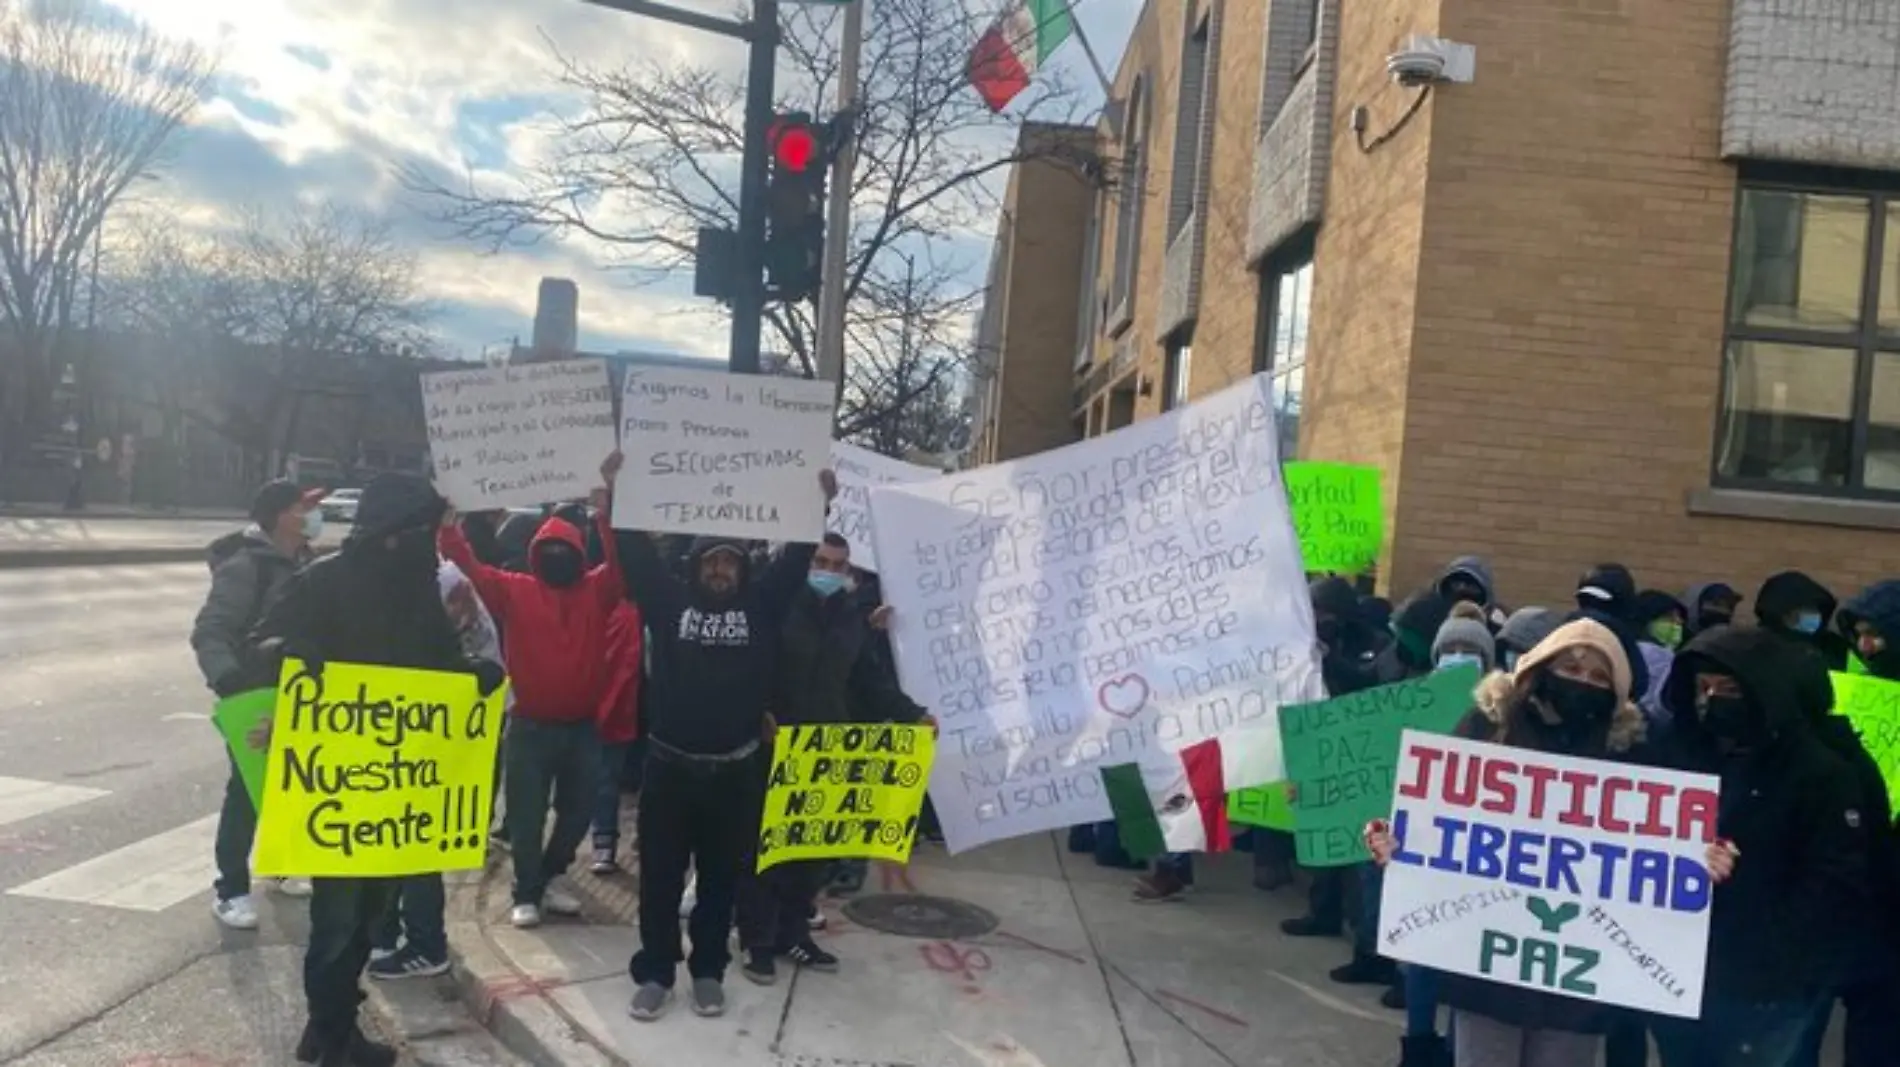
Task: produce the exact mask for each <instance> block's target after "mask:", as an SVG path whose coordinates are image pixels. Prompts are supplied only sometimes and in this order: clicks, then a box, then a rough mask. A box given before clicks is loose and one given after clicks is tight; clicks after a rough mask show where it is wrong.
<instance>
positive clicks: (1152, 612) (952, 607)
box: [871, 378, 1322, 850]
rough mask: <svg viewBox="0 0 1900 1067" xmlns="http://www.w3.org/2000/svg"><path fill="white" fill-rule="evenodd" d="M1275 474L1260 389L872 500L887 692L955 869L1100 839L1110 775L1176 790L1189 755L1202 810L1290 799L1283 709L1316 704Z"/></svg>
mask: <svg viewBox="0 0 1900 1067" xmlns="http://www.w3.org/2000/svg"><path fill="white" fill-rule="evenodd" d="M1278 458H1279V457H1278V456H1277V455H1276V454H1275V434H1274V429H1273V407H1272V401H1271V398H1270V397H1269V395H1268V390H1267V385H1266V382H1265V380H1264V379H1262V378H1256V379H1253V380H1251V381H1248V382H1244V383H1242V384H1240V385H1238V386H1235V387H1232V388H1230V389H1227V390H1225V391H1223V392H1221V393H1218V394H1216V395H1214V396H1212V397H1210V398H1208V399H1206V400H1203V401H1201V402H1199V403H1196V404H1194V405H1191V406H1189V407H1185V408H1180V409H1177V410H1175V411H1172V412H1170V413H1168V414H1166V415H1163V416H1161V417H1159V418H1154V419H1147V420H1144V421H1142V422H1138V423H1136V424H1134V425H1133V426H1130V427H1127V428H1126V429H1123V430H1120V431H1117V432H1115V433H1112V434H1109V435H1107V436H1104V437H1098V438H1094V439H1092V440H1089V441H1085V442H1082V443H1080V444H1076V445H1070V446H1068V447H1067V448H1061V449H1057V450H1055V451H1052V452H1043V453H1040V454H1037V455H1034V456H1030V457H1027V458H1025V459H1020V460H1014V461H1011V462H1008V463H998V464H993V465H991V466H987V467H980V468H977V469H976V470H972V471H964V472H959V473H957V474H954V475H949V476H946V477H943V478H938V479H933V480H931V481H928V482H918V483H913V484H910V485H888V486H881V487H879V488H877V489H874V490H872V492H871V515H872V535H873V536H874V537H875V538H876V540H877V556H878V564H879V566H880V567H882V568H883V570H882V572H881V574H882V577H883V579H884V582H883V588H884V597H885V600H886V601H887V602H889V603H890V604H891V605H892V607H893V608H894V609H895V617H896V619H897V620H898V621H897V623H896V625H895V627H894V629H893V633H892V638H893V642H894V645H895V648H896V653H897V662H898V669H899V673H900V677H901V678H902V680H903V683H904V690H905V692H906V693H908V694H909V695H910V696H911V697H912V698H913V699H915V700H916V701H917V702H918V703H920V704H922V705H924V706H925V707H927V708H930V709H931V711H932V713H933V714H935V715H936V717H937V720H938V722H939V723H941V725H942V727H943V735H942V738H941V739H940V740H939V742H938V749H939V752H938V759H937V770H936V773H935V775H934V776H933V779H932V782H931V797H932V798H933V799H934V800H935V802H936V808H937V812H938V814H939V816H941V818H942V819H943V826H944V835H945V838H946V840H947V841H948V843H949V845H950V847H951V848H952V849H953V850H962V849H968V848H972V847H974V846H976V845H980V844H982V843H984V842H986V841H995V840H1000V839H1002V838H1007V837H1015V836H1018V835H1022V834H1030V833H1035V832H1038V831H1042V830H1050V829H1055V828H1058V827H1065V826H1072V825H1075V824H1077V823H1087V822H1100V821H1103V820H1106V819H1108V818H1109V817H1110V811H1111V808H1110V804H1109V801H1108V798H1107V795H1106V792H1105V788H1104V781H1103V777H1102V775H1103V772H1104V770H1106V769H1108V768H1112V767H1122V766H1126V765H1129V764H1135V765H1138V766H1139V767H1141V768H1160V767H1162V766H1165V765H1169V764H1170V763H1171V764H1172V765H1173V767H1174V768H1175V769H1176V771H1177V772H1178V770H1179V768H1180V767H1181V766H1182V765H1183V764H1182V761H1181V760H1180V759H1177V758H1172V757H1173V756H1175V754H1178V753H1180V752H1182V751H1184V750H1187V749H1190V748H1193V747H1194V746H1196V745H1198V744H1200V743H1201V742H1203V741H1208V740H1213V739H1218V740H1219V742H1220V745H1219V748H1220V752H1219V767H1218V770H1219V771H1220V775H1219V777H1220V779H1221V781H1220V783H1219V785H1218V786H1217V787H1215V786H1213V783H1211V782H1208V781H1206V780H1205V779H1206V778H1207V777H1211V775H1206V776H1204V777H1202V778H1199V779H1197V782H1196V784H1195V785H1194V792H1195V794H1196V796H1200V795H1201V793H1202V788H1203V786H1209V787H1214V788H1215V791H1217V792H1226V791H1229V790H1232V789H1235V788H1241V787H1245V786H1251V785H1260V784H1263V783H1266V782H1271V781H1276V780H1279V779H1281V778H1283V777H1285V774H1284V769H1285V768H1284V763H1283V761H1282V759H1281V756H1280V739H1279V729H1278V725H1277V718H1278V713H1279V708H1280V705H1281V704H1283V703H1289V702H1298V701H1302V700H1311V699H1314V698H1316V697H1318V696H1320V695H1322V686H1321V683H1320V675H1319V663H1318V657H1317V655H1316V642H1315V640H1314V636H1313V616H1312V607H1311V604H1310V602H1309V600H1308V597H1307V591H1306V582H1305V579H1304V575H1303V573H1302V571H1301V569H1300V561H1299V548H1298V546H1297V545H1296V544H1295V543H1294V540H1293V534H1292V526H1291V524H1290V523H1289V522H1288V520H1287V515H1286V494H1285V492H1284V490H1283V489H1282V488H1281V486H1280V484H1279V471H1280V466H1279V463H1278ZM1202 769H1203V771H1207V770H1211V769H1212V768H1205V767H1204V768H1202ZM1143 780H1144V781H1145V780H1146V777H1145V771H1144V779H1143ZM1155 784H1156V785H1158V786H1161V787H1165V786H1166V785H1167V784H1168V783H1166V782H1159V783H1155ZM1161 792H1163V793H1166V792H1167V790H1166V789H1165V788H1163V789H1162V790H1161Z"/></svg>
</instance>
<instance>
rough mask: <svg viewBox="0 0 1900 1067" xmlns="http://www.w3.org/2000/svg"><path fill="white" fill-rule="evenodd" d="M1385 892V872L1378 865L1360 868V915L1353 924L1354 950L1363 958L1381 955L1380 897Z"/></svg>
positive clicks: (1373, 864) (1363, 865)
mask: <svg viewBox="0 0 1900 1067" xmlns="http://www.w3.org/2000/svg"><path fill="white" fill-rule="evenodd" d="M1384 891H1385V871H1384V870H1383V869H1382V868H1381V867H1380V866H1379V865H1378V864H1376V863H1365V864H1361V865H1360V866H1359V915H1358V920H1357V921H1356V922H1354V923H1353V924H1352V950H1353V952H1354V953H1356V954H1358V955H1361V956H1376V955H1378V954H1379V895H1380V894H1381V893H1383V892H1384Z"/></svg>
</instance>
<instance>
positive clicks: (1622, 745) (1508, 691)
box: [1439, 619, 1646, 1034]
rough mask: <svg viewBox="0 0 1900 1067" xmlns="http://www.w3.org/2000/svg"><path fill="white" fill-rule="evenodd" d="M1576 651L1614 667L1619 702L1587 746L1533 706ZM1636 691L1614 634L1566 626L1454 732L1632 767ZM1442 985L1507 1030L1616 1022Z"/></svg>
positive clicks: (1456, 980)
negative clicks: (1547, 670)
mask: <svg viewBox="0 0 1900 1067" xmlns="http://www.w3.org/2000/svg"><path fill="white" fill-rule="evenodd" d="M1577 645H1582V646H1585V647H1588V648H1593V649H1595V650H1596V651H1598V652H1600V653H1602V654H1603V656H1604V658H1605V659H1608V660H1609V661H1610V667H1611V672H1612V674H1613V675H1614V676H1615V679H1616V681H1615V688H1616V692H1617V696H1618V698H1619V700H1618V702H1617V709H1616V711H1615V712H1614V713H1613V714H1612V715H1611V717H1610V722H1609V724H1608V727H1607V729H1605V730H1604V732H1603V734H1602V736H1601V737H1598V738H1595V739H1593V740H1592V741H1590V742H1589V743H1587V744H1585V745H1583V746H1581V747H1580V746H1578V745H1575V744H1573V743H1571V742H1569V741H1567V740H1565V739H1564V738H1563V735H1562V734H1560V733H1559V732H1558V731H1554V730H1551V729H1549V728H1548V727H1547V726H1546V725H1545V724H1544V722H1543V719H1542V717H1541V716H1540V715H1539V714H1538V713H1537V711H1536V710H1535V708H1533V707H1532V706H1531V701H1532V700H1533V699H1534V698H1533V697H1532V696H1531V686H1532V684H1533V682H1534V681H1535V680H1536V677H1537V674H1538V672H1539V670H1540V669H1542V668H1543V667H1544V666H1545V665H1546V664H1548V663H1549V662H1550V661H1551V660H1553V659H1555V658H1556V657H1557V654H1558V653H1560V652H1562V651H1563V650H1564V649H1567V648H1570V647H1573V646H1577ZM1630 684H1631V675H1630V665H1629V662H1628V659H1627V658H1626V656H1625V655H1624V652H1623V646H1622V643H1621V642H1620V641H1618V640H1617V639H1616V636H1615V635H1614V634H1612V633H1610V632H1609V631H1608V630H1607V629H1605V628H1604V627H1603V626H1601V625H1600V624H1598V623H1595V622H1591V621H1589V620H1587V619H1586V620H1579V621H1576V622H1570V623H1566V624H1564V625H1563V626H1561V627H1559V628H1558V629H1557V630H1555V631H1554V632H1552V633H1551V635H1550V636H1549V637H1547V638H1545V639H1544V640H1543V641H1541V642H1539V643H1538V645H1537V647H1536V648H1533V649H1532V650H1531V651H1529V652H1527V653H1525V654H1524V655H1523V656H1522V657H1521V658H1520V659H1519V660H1518V664H1517V670H1516V671H1515V672H1509V673H1507V672H1504V671H1498V672H1496V673H1493V674H1491V675H1488V676H1487V677H1486V678H1485V679H1484V681H1482V682H1479V683H1478V688H1477V691H1476V693H1474V694H1473V700H1474V704H1475V706H1474V707H1473V708H1472V709H1471V711H1470V713H1469V714H1467V715H1466V716H1465V718H1464V720H1463V721H1462V722H1460V723H1459V724H1458V728H1457V730H1456V731H1455V732H1456V734H1457V736H1459V737H1463V738H1467V739H1470V740H1474V741H1487V742H1490V743H1492V744H1498V745H1508V746H1510V747H1512V748H1526V749H1532V750H1535V751H1538V752H1545V753H1550V754H1553V755H1564V756H1579V757H1582V758H1584V759H1607V760H1631V759H1634V758H1635V757H1636V754H1637V752H1638V751H1639V750H1640V749H1641V748H1642V747H1643V745H1644V743H1645V740H1646V735H1645V723H1644V721H1643V713H1642V712H1641V711H1640V710H1638V709H1637V707H1636V705H1635V703H1634V702H1632V701H1631V700H1630ZM1439 982H1440V986H1439V996H1440V999H1442V1000H1443V1001H1444V1002H1445V1003H1446V1004H1449V1005H1451V1006H1452V1007H1454V1008H1459V1009H1461V1010H1464V1011H1469V1012H1474V1013H1476V1014H1479V1015H1483V1016H1485V1017H1486V1018H1489V1019H1495V1020H1497V1021H1498V1022H1500V1023H1503V1024H1505V1025H1507V1026H1516V1027H1521V1028H1524V1029H1528V1030H1566V1031H1570V1032H1573V1033H1586V1034H1594V1033H1602V1032H1604V1031H1605V1030H1606V1029H1608V1027H1609V1024H1610V1023H1611V1022H1612V1021H1613V1020H1614V1019H1615V1018H1616V1014H1615V1009H1614V1008H1611V1007H1609V1006H1607V1005H1604V1004H1601V1003H1598V1002H1595V1001H1588V1000H1578V999H1573V998H1571V997H1563V996H1557V995H1555V994H1551V993H1539V992H1535V991H1533V990H1530V989H1525V988H1522V987H1518V986H1508V985H1500V984H1498V983H1496V982H1487V981H1485V980H1484V979H1481V978H1469V977H1466V976H1464V975H1457V974H1449V973H1447V974H1443V975H1441V976H1440V978H1439Z"/></svg>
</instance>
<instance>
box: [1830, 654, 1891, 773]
mask: <svg viewBox="0 0 1900 1067" xmlns="http://www.w3.org/2000/svg"><path fill="white" fill-rule="evenodd" d="M1832 677H1833V680H1834V711H1835V713H1836V714H1839V715H1844V716H1846V717H1847V721H1849V722H1851V723H1853V724H1854V732H1855V733H1858V734H1859V735H1860V744H1861V747H1862V748H1864V749H1866V750H1867V754H1868V755H1869V756H1872V757H1873V758H1874V762H1875V763H1878V764H1880V775H1881V777H1882V778H1884V779H1886V782H1887V796H1888V798H1889V799H1893V798H1900V682H1889V681H1883V680H1882V679H1879V678H1875V677H1874V676H1872V675H1869V674H1851V673H1842V672H1836V673H1835V674H1834V675H1833V676H1832Z"/></svg>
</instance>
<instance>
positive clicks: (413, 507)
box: [251, 474, 503, 1067]
mask: <svg viewBox="0 0 1900 1067" xmlns="http://www.w3.org/2000/svg"><path fill="white" fill-rule="evenodd" d="M447 510H448V504H447V503H446V502H445V501H443V499H442V498H441V497H439V496H437V495H436V492H435V490H434V489H433V488H431V487H430V485H429V483H428V482H426V481H424V480H423V479H421V478H418V477H415V476H414V475H408V474H384V475H379V476H378V477H377V478H376V479H375V480H374V481H372V482H370V483H369V485H368V486H367V487H366V488H365V489H364V490H363V498H362V500H361V501H360V502H359V503H358V505H357V513H356V528H355V531H354V532H352V533H351V534H350V537H349V540H347V541H345V542H344V545H343V551H341V552H339V553H337V554H335V555H333V556H329V557H326V558H324V559H320V560H318V561H317V562H315V563H312V564H311V565H310V566H308V567H306V568H305V569H304V570H302V571H300V572H299V573H298V574H297V575H296V576H295V577H294V578H292V579H291V580H290V582H289V584H288V585H287V586H286V587H285V589H284V592H283V594H282V596H281V597H280V598H279V599H278V600H277V601H276V603H275V604H274V605H273V606H272V607H271V608H269V609H268V610H267V611H266V613H265V616H264V620H263V622H262V623H261V624H259V626H258V628H257V632H256V637H257V639H258V645H259V648H260V649H262V650H264V651H266V652H275V653H278V654H281V655H282V656H284V657H285V658H290V659H297V660H301V661H302V662H303V664H304V670H305V671H306V673H308V674H309V675H310V676H312V677H314V678H319V679H320V678H322V676H323V665H324V663H325V662H339V663H366V664H373V665H376V666H382V667H401V668H410V669H416V670H433V671H457V672H466V673H472V674H474V675H475V677H476V680H477V682H478V684H479V686H480V689H481V692H482V694H483V695H484V696H486V695H489V694H492V693H493V692H494V691H495V690H496V689H497V688H499V687H500V685H501V683H502V679H503V675H502V669H501V666H500V665H499V664H496V663H492V662H489V661H486V660H483V661H473V662H472V661H470V660H469V659H468V658H467V657H466V655H465V654H464V653H463V650H462V642H461V637H460V635H459V634H458V633H457V632H456V629H455V625H454V623H452V622H451V621H450V619H449V614H448V611H447V609H445V608H444V607H443V604H442V597H441V593H440V591H439V589H438V587H437V584H436V554H435V534H436V527H437V526H438V525H439V524H440V523H441V521H442V516H443V514H444V513H445V512H447ZM251 742H252V744H253V745H255V746H257V747H259V748H268V747H269V745H270V728H269V722H268V720H267V721H266V722H265V724H264V726H263V727H261V728H260V729H259V731H258V733H257V734H256V735H254V736H253V737H252V738H251ZM401 884H402V880H401V879H399V878H318V879H316V880H315V881H314V883H313V889H312V894H311V898H310V946H309V948H307V949H306V950H305V951H304V962H303V984H304V997H305V999H306V1000H307V1001H308V1004H309V1010H310V1021H309V1022H308V1023H307V1024H306V1025H305V1026H304V1031H303V1036H302V1037H301V1038H300V1039H299V1040H298V1042H297V1059H298V1061H299V1062H301V1063H316V1064H321V1065H322V1067H392V1065H393V1064H394V1063H395V1062H396V1052H395V1050H394V1049H391V1048H389V1047H388V1046H385V1045H381V1044H378V1043H376V1042H374V1041H371V1040H369V1039H368V1038H367V1037H364V1036H363V1031H362V1030H361V1028H359V1027H358V1025H357V1019H356V1012H357V1008H358V1006H359V1005H360V1004H361V1003H362V1000H363V992H362V987H361V977H362V974H363V967H364V965H365V964H366V963H368V962H369V957H370V947H371V943H372V940H373V939H374V938H375V937H376V935H377V934H378V932H379V929H380V927H381V925H382V923H383V920H384V918H385V916H386V915H387V914H388V912H389V909H390V907H391V906H392V905H393V903H394V900H395V897H396V892H397V890H398V888H399V887H400V886H401Z"/></svg>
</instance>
